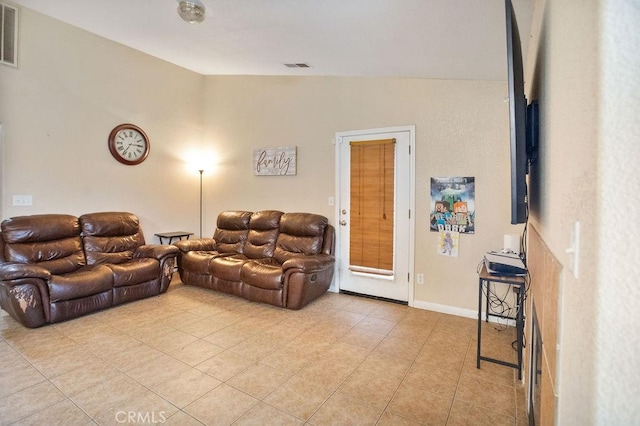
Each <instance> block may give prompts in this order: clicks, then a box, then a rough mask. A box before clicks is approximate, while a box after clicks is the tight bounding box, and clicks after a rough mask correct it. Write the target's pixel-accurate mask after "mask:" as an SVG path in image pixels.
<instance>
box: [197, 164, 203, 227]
mask: <svg viewBox="0 0 640 426" xmlns="http://www.w3.org/2000/svg"><path fill="white" fill-rule="evenodd" d="M198 171H199V172H200V238H202V172H204V170H203V169H200V170H198Z"/></svg>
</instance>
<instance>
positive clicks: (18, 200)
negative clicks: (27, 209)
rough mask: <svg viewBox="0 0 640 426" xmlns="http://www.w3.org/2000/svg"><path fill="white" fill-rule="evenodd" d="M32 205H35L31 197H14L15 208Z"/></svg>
mask: <svg viewBox="0 0 640 426" xmlns="http://www.w3.org/2000/svg"><path fill="white" fill-rule="evenodd" d="M31 204H33V199H32V197H31V195H14V196H13V205H14V206H30V205H31Z"/></svg>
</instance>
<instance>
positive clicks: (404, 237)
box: [336, 126, 415, 304]
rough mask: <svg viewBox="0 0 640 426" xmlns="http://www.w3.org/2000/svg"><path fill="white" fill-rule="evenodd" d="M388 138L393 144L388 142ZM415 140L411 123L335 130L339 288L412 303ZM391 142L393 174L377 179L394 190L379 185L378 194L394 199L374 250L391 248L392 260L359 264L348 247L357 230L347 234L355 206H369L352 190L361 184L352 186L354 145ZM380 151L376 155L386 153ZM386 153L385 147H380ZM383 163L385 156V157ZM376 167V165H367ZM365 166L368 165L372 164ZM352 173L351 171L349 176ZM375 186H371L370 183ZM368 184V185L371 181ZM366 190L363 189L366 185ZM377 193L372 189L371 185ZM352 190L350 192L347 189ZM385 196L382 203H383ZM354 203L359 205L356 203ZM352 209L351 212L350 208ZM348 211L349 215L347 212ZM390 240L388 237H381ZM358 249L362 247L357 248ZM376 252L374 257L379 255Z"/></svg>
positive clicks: (385, 216)
mask: <svg viewBox="0 0 640 426" xmlns="http://www.w3.org/2000/svg"><path fill="white" fill-rule="evenodd" d="M389 141H392V142H389ZM414 141H415V126H404V127H394V128H385V129H372V130H362V131H353V132H340V133H337V134H336V158H337V170H338V181H337V184H336V186H337V194H338V197H337V198H338V200H337V203H336V230H337V242H338V244H337V246H338V247H337V250H336V255H337V265H338V273H337V278H338V280H337V281H338V287H339V290H341V291H348V292H353V293H359V294H364V295H369V296H375V297H381V298H385V299H392V300H396V301H401V302H409V304H412V303H413V276H412V275H413V274H412V271H413V229H414V215H413V210H414V206H415V200H414V197H413V194H414V186H415V179H414V164H415V162H414V160H413V157H414V156H413V155H412V153H413V150H414ZM389 143H392V144H393V148H391V149H393V152H392V155H393V162H394V163H395V164H393V165H392V166H393V167H392V168H389V170H392V174H393V178H392V179H389V178H388V177H387V178H386V180H385V181H384V182H382V183H380V184H379V185H380V187H382V186H390V185H393V192H389V188H385V189H384V191H383V190H382V189H381V190H379V191H378V192H379V193H383V192H384V193H386V194H391V195H390V196H388V197H386V198H393V203H392V205H391V207H390V208H387V210H389V211H388V212H385V213H383V215H384V218H385V221H386V220H387V219H388V218H389V219H390V218H391V217H389V216H391V215H392V219H393V224H392V228H393V231H392V236H391V237H389V238H383V240H384V241H382V242H381V243H380V244H383V245H384V247H381V248H380V249H379V250H378V249H375V250H378V251H379V252H381V253H388V252H389V251H391V253H390V256H391V259H390V260H389V261H388V262H387V263H386V264H385V266H383V267H371V265H368V266H366V265H365V266H362V263H359V261H358V260H357V258H358V254H357V253H354V252H357V251H358V249H355V250H354V248H353V246H352V245H351V243H352V241H351V240H352V238H357V239H361V237H360V236H359V235H358V234H357V232H358V231H357V230H356V231H353V234H352V222H353V223H354V226H353V227H354V228H355V227H356V221H357V220H356V218H357V216H356V215H357V214H358V213H357V212H356V210H363V209H365V210H366V209H369V207H370V206H371V203H369V204H368V205H369V207H367V205H366V203H365V205H363V203H362V202H361V201H358V200H361V199H362V197H359V196H358V195H357V194H355V192H356V191H357V192H362V191H363V189H362V188H361V187H357V185H352V184H353V182H352V180H354V181H359V179H360V178H359V177H358V176H357V175H358V173H360V172H356V171H352V167H354V168H356V169H358V168H359V166H357V164H356V163H352V160H354V161H356V160H355V157H354V158H352V156H360V155H361V154H357V151H354V147H357V146H358V145H367V144H387V146H388V144H389ZM379 152H381V154H380V156H381V157H382V156H383V155H384V156H385V157H387V156H390V155H389V154H386V153H383V151H379ZM385 152H389V151H385ZM384 161H385V162H388V161H390V160H384ZM372 167H373V168H375V166H372ZM372 167H370V168H372ZM352 172H353V173H354V174H353V175H352ZM376 185H377V184H374V185H373V186H374V187H375V186H376ZM370 186H371V185H370ZM365 190H366V189H365ZM373 191H374V192H375V191H377V189H375V188H374V189H373ZM352 192H353V193H352ZM388 202H389V200H385V201H384V203H388ZM356 204H358V205H356ZM352 209H353V211H352ZM352 214H353V215H352ZM357 227H358V228H362V227H364V228H367V227H369V228H371V226H370V225H364V226H362V225H361V224H359V225H357ZM386 239H389V240H391V241H386ZM363 244H364V245H365V248H364V250H365V251H366V250H368V249H369V248H370V246H371V245H376V243H374V244H369V243H366V242H365V243H363ZM360 251H362V249H360ZM378 256H379V255H378Z"/></svg>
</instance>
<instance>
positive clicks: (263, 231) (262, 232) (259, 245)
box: [244, 210, 284, 259]
mask: <svg viewBox="0 0 640 426" xmlns="http://www.w3.org/2000/svg"><path fill="white" fill-rule="evenodd" d="M283 214H284V213H282V212H280V211H277V210H265V211H261V212H256V213H254V214H253V215H251V221H250V222H249V234H248V236H247V242H246V243H245V246H244V254H245V256H247V257H248V258H250V259H262V258H265V257H272V256H273V252H274V250H275V248H276V241H277V239H278V234H279V233H280V231H279V229H280V217H281V216H282V215H283Z"/></svg>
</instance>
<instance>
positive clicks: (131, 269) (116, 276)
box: [106, 258, 161, 287]
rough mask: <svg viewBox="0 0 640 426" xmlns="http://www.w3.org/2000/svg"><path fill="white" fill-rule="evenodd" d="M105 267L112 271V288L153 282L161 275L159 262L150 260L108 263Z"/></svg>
mask: <svg viewBox="0 0 640 426" xmlns="http://www.w3.org/2000/svg"><path fill="white" fill-rule="evenodd" d="M106 266H107V267H108V268H109V269H111V270H112V271H113V286H114V287H122V286H130V285H136V284H140V283H144V282H147V281H153V280H155V279H158V278H159V277H160V275H161V273H160V262H158V261H157V260H156V259H151V258H136V259H133V260H131V261H129V262H126V263H120V264H113V263H110V264H107V265H106Z"/></svg>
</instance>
